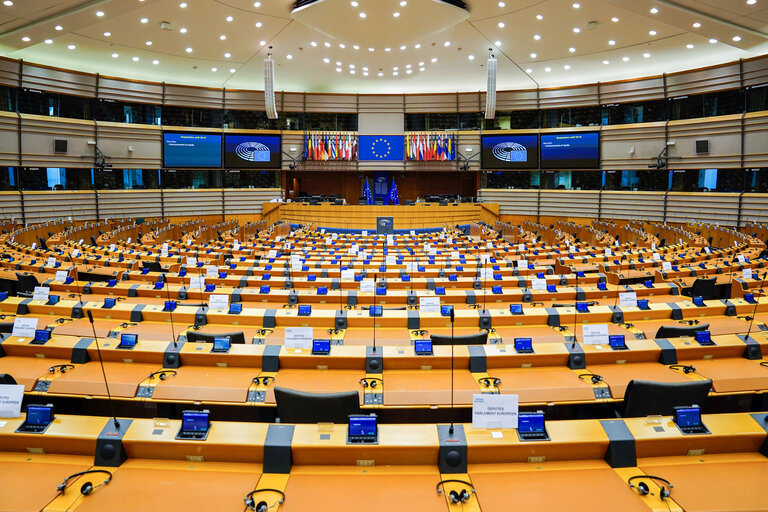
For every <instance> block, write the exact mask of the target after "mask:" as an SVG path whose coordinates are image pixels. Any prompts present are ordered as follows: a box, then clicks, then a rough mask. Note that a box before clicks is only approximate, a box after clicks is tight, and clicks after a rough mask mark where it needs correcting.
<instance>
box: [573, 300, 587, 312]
mask: <svg viewBox="0 0 768 512" xmlns="http://www.w3.org/2000/svg"><path fill="white" fill-rule="evenodd" d="M576 311H578V312H579V313H589V307H588V305H587V303H586V302H577V303H576Z"/></svg>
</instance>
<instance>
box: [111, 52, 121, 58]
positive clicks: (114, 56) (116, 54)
mask: <svg viewBox="0 0 768 512" xmlns="http://www.w3.org/2000/svg"><path fill="white" fill-rule="evenodd" d="M119 56H120V54H119V53H113V54H112V58H113V59H116V58H118V57H119Z"/></svg>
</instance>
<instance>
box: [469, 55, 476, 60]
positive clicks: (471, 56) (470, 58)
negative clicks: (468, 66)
mask: <svg viewBox="0 0 768 512" xmlns="http://www.w3.org/2000/svg"><path fill="white" fill-rule="evenodd" d="M467 58H468V59H469V60H475V56H474V55H467Z"/></svg>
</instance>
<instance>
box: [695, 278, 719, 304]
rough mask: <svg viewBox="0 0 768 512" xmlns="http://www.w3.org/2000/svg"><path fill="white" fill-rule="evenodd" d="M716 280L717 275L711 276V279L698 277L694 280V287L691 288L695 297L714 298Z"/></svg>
mask: <svg viewBox="0 0 768 512" xmlns="http://www.w3.org/2000/svg"><path fill="white" fill-rule="evenodd" d="M716 282H717V278H716V277H711V278H709V279H701V278H699V279H696V280H695V281H694V282H693V287H692V288H691V295H692V296H693V297H703V298H704V299H706V300H709V299H714V298H715V297H714V295H715V283H716Z"/></svg>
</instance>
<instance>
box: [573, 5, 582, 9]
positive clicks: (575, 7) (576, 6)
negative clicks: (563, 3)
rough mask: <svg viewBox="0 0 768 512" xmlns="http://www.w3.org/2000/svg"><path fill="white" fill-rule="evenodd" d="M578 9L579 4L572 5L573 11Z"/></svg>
mask: <svg viewBox="0 0 768 512" xmlns="http://www.w3.org/2000/svg"><path fill="white" fill-rule="evenodd" d="M579 7H581V4H573V8H574V9H578V8H579Z"/></svg>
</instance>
